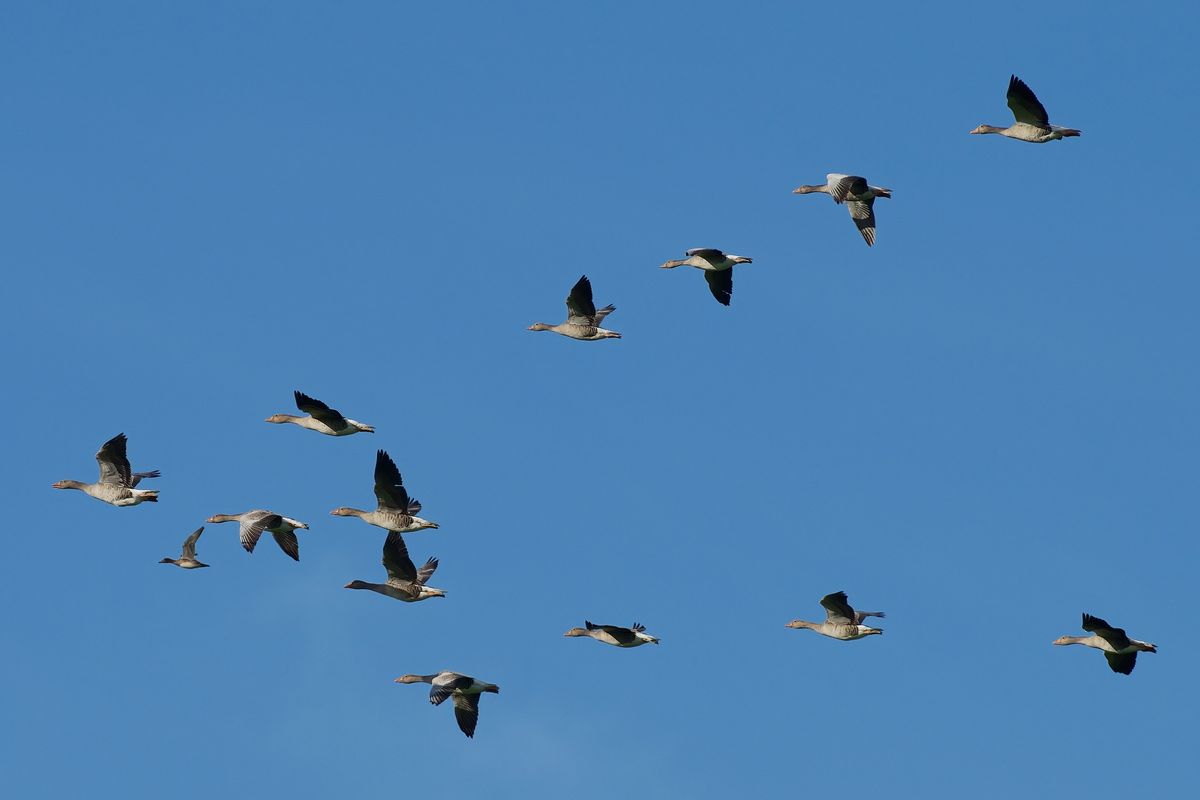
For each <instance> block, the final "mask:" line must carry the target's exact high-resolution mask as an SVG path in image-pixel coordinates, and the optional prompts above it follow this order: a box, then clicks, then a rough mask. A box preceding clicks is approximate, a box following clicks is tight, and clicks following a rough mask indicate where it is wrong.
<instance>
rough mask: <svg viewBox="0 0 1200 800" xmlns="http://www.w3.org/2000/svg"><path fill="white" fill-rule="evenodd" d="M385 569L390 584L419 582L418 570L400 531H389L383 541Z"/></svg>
mask: <svg viewBox="0 0 1200 800" xmlns="http://www.w3.org/2000/svg"><path fill="white" fill-rule="evenodd" d="M383 568H384V569H386V570H387V574H388V581H389V582H390V581H403V582H405V583H412V582H413V581H415V580H417V568H416V567H414V566H413V562H412V559H411V558H409V556H408V547H407V546H405V544H404V537H403V536H401V535H400V532H399V531H388V534H387V538H386V539H384V541H383Z"/></svg>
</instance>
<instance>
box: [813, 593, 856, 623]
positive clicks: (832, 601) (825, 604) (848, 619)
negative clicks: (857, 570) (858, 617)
mask: <svg viewBox="0 0 1200 800" xmlns="http://www.w3.org/2000/svg"><path fill="white" fill-rule="evenodd" d="M821 607H822V608H824V609H825V619H826V621H827V622H835V623H839V624H848V625H853V624H854V609H853V608H851V607H850V603H849V601H848V600H847V598H846V593H845V592H834V593H833V594H827V595H825V596H824V597H822V598H821Z"/></svg>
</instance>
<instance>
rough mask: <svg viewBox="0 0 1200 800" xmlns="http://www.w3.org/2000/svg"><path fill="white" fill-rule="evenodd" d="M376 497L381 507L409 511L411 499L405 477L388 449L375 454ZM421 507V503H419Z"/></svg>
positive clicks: (404, 512) (418, 506)
mask: <svg viewBox="0 0 1200 800" xmlns="http://www.w3.org/2000/svg"><path fill="white" fill-rule="evenodd" d="M375 498H376V499H377V500H378V501H379V507H380V508H390V509H393V510H395V511H399V512H401V513H402V514H407V513H410V512H409V506H410V503H411V501H410V500H409V497H408V492H407V491H406V490H405V488H404V478H402V477H401V476H400V470H399V469H397V468H396V462H395V461H392V457H391V456H389V455H388V454H387V452H386V451H384V450H380V451H379V452H377V453H376V454H375ZM417 508H420V504H417Z"/></svg>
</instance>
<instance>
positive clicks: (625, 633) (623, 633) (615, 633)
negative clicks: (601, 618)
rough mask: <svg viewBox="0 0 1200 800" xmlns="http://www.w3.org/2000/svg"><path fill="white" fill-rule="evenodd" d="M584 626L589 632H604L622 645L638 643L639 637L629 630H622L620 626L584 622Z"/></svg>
mask: <svg viewBox="0 0 1200 800" xmlns="http://www.w3.org/2000/svg"><path fill="white" fill-rule="evenodd" d="M583 624H584V625H586V626H587V629H588V630H589V631H594V630H602V631H604V632H605V633H607V634H608V635H609V636H611V637H612V638H613V639H614V640H615V641H617V642H620V643H621V644H629V643H630V642H633V641H637V636H635V635H634V633H633V631H631V630H630V629H629V628H622V627H621V626H620V625H593V624H592V623H591V622H588V621H587V620H584V622H583Z"/></svg>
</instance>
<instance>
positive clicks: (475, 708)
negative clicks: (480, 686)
mask: <svg viewBox="0 0 1200 800" xmlns="http://www.w3.org/2000/svg"><path fill="white" fill-rule="evenodd" d="M454 718H455V719H456V720H458V728H459V730H461V731H462V732H463V733H465V734H466V735H467V738H473V737H474V736H475V723H477V722H478V721H479V695H477V694H456V695H454Z"/></svg>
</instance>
